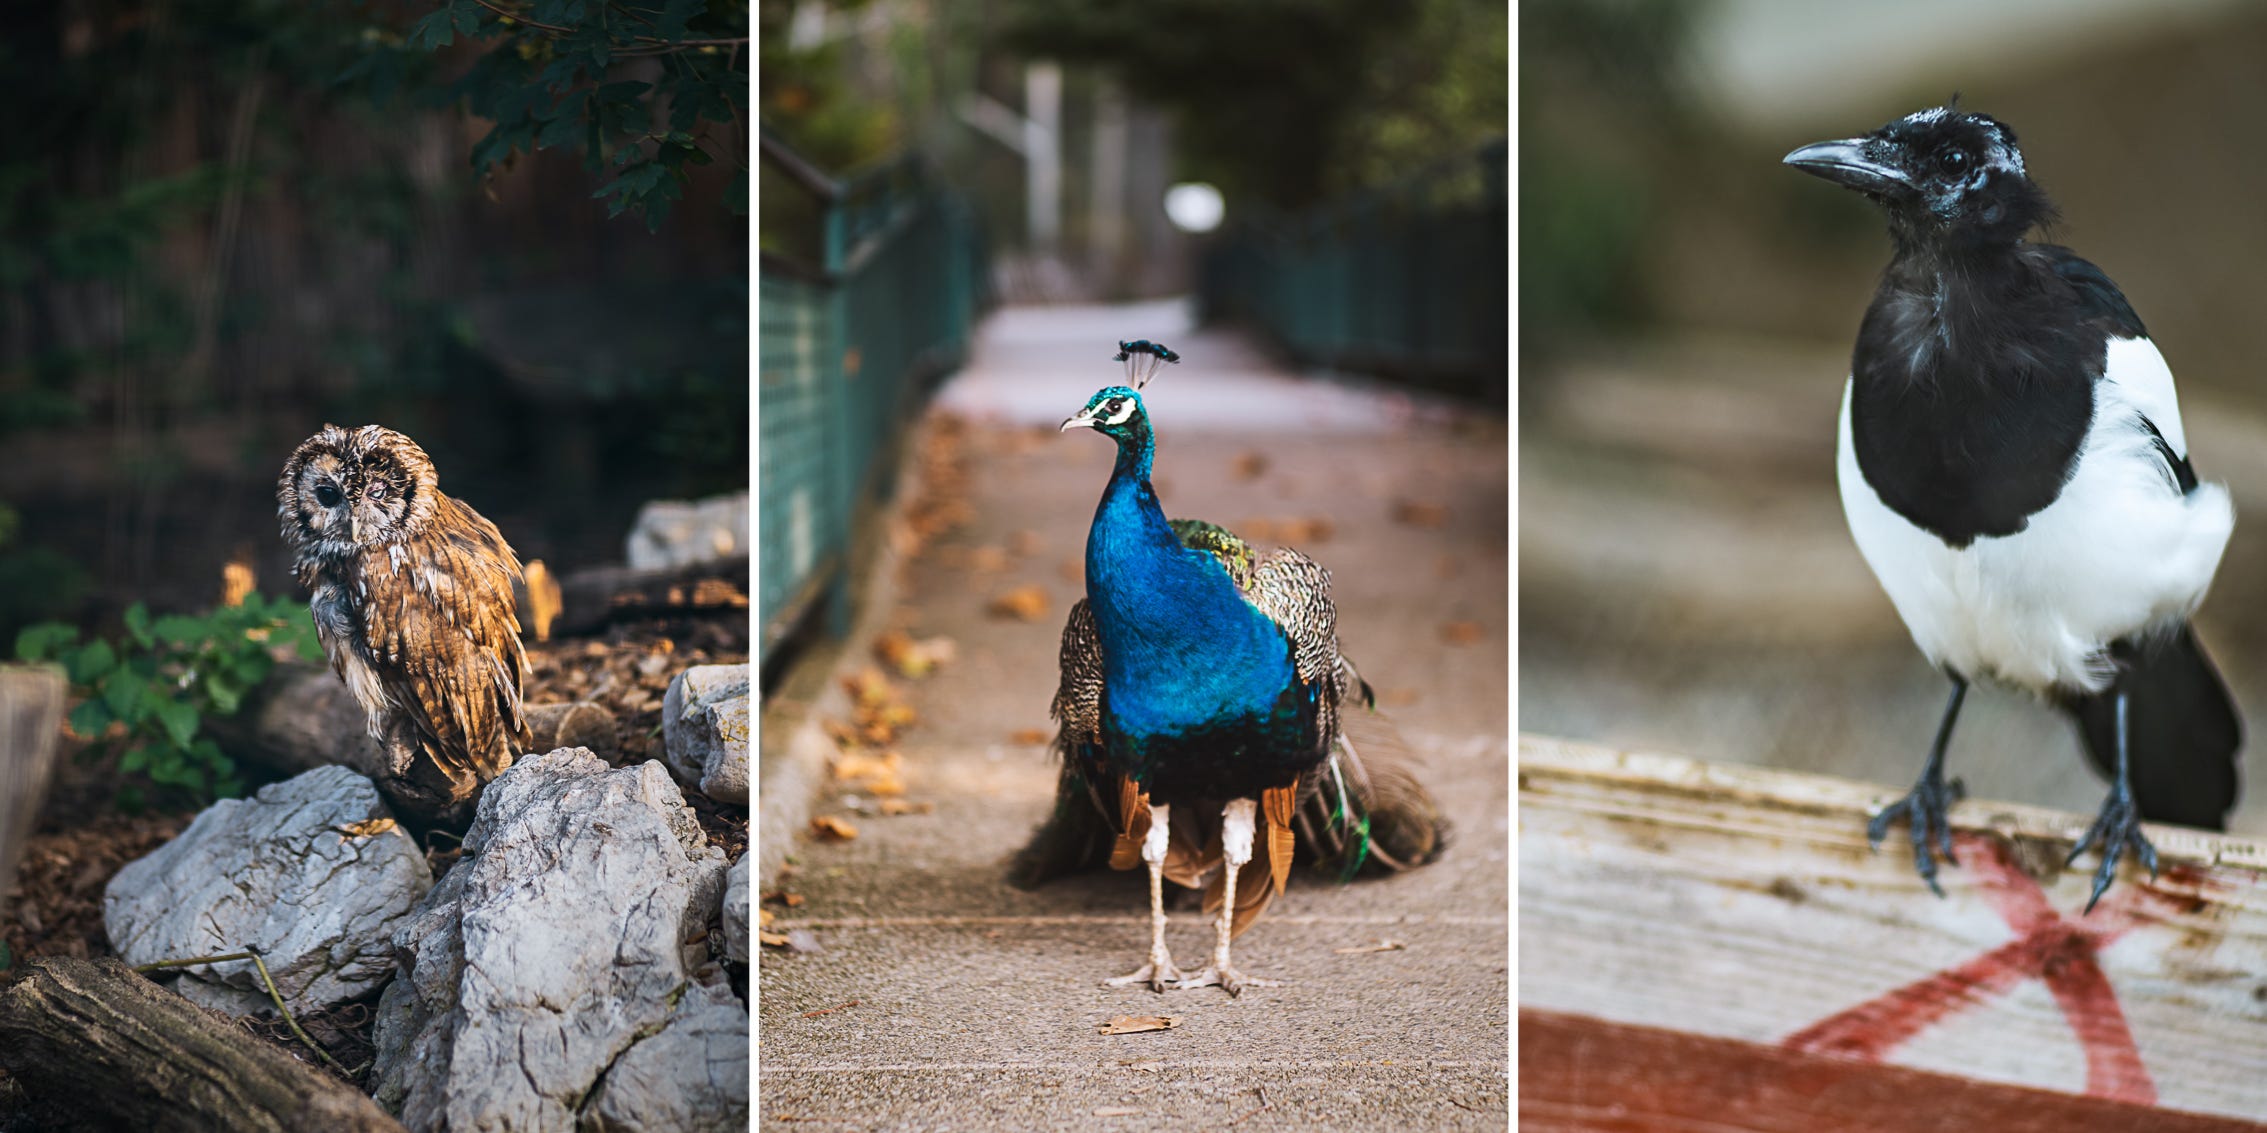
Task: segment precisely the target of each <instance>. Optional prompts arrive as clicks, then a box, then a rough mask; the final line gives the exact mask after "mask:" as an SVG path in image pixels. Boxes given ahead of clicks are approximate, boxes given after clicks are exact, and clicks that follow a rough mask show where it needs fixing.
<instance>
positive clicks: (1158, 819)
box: [1102, 803, 1181, 991]
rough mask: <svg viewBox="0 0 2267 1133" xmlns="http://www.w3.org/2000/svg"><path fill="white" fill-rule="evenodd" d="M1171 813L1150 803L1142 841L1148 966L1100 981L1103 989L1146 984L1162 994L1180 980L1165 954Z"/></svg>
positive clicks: (1159, 805)
mask: <svg viewBox="0 0 2267 1133" xmlns="http://www.w3.org/2000/svg"><path fill="white" fill-rule="evenodd" d="M1170 813H1171V808H1170V807H1167V806H1165V805H1164V804H1162V803H1151V804H1150V806H1149V834H1148V835H1147V836H1145V837H1144V838H1142V840H1141V860H1142V861H1144V862H1147V863H1148V864H1149V962H1148V963H1146V964H1143V965H1142V966H1141V967H1139V968H1137V969H1135V970H1134V971H1133V972H1131V973H1129V974H1127V975H1123V976H1118V977H1116V978H1115V979H1107V980H1103V981H1102V983H1103V986H1105V987H1125V986H1127V985H1129V984H1139V983H1145V984H1148V985H1149V989H1150V990H1151V991H1164V990H1165V987H1166V985H1168V984H1170V983H1172V982H1173V981H1174V980H1177V979H1180V978H1181V970H1180V969H1179V968H1176V967H1174V966H1173V954H1172V953H1170V952H1167V951H1166V950H1165V822H1166V819H1167V818H1168V817H1169V816H1170Z"/></svg>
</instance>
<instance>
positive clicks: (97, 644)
mask: <svg viewBox="0 0 2267 1133" xmlns="http://www.w3.org/2000/svg"><path fill="white" fill-rule="evenodd" d="M65 667H66V669H67V671H69V673H70V674H71V683H72V684H75V685H85V686H88V687H92V686H93V685H94V683H95V682H96V681H98V680H101V679H102V677H103V675H104V674H105V673H108V672H109V671H110V670H112V669H115V668H117V667H118V651H117V650H115V649H112V648H111V647H110V643H109V642H107V641H104V640H102V639H101V638H99V637H98V638H96V639H95V640H94V641H92V642H90V643H88V645H87V647H86V648H85V649H81V650H79V651H78V652H77V653H74V654H72V655H71V656H70V658H69V659H68V660H67V661H66V662H65Z"/></svg>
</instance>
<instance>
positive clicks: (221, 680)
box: [205, 675, 244, 716]
mask: <svg viewBox="0 0 2267 1133" xmlns="http://www.w3.org/2000/svg"><path fill="white" fill-rule="evenodd" d="M205 695H207V696H209V697H211V698H212V702H213V711H215V712H218V713H220V714H221V715H223V716H234V715H236V709H237V708H238V707H239V706H241V705H242V704H243V703H244V693H243V690H241V689H239V688H237V687H236V685H235V684H234V683H233V682H231V681H229V680H228V678H226V677H222V676H218V675H215V676H213V677H210V678H207V679H206V681H205Z"/></svg>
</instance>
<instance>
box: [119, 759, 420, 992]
mask: <svg viewBox="0 0 2267 1133" xmlns="http://www.w3.org/2000/svg"><path fill="white" fill-rule="evenodd" d="M390 817H391V815H389V814H388V813H387V811H386V804H385V802H384V801H383V800H381V799H380V798H379V796H378V789H377V788H376V787H375V786H373V785H372V784H371V782H370V780H369V779H368V778H366V777H364V776H362V775H361V774H359V773H357V772H355V771H352V770H350V769H348V768H345V767H336V766H334V767H321V768H317V769H315V770H313V771H309V772H307V773H305V774H303V775H300V776H298V777H296V778H292V779H287V780H285V781H283V782H281V783H274V784H271V785H269V786H267V787H264V788H261V790H260V792H259V793H258V794H257V795H255V796H253V797H252V798H249V799H230V800H225V801H222V802H218V803H215V804H213V805H212V806H210V807H208V808H206V809H205V812H204V813H203V814H200V815H198V816H197V818H196V821H194V822H191V823H190V824H189V828H188V829H187V830H184V831H182V832H181V836H180V837H178V838H175V839H174V840H172V841H171V842H167V843H166V844H165V845H163V846H160V847H159V848H158V849H157V851H156V852H155V853H152V854H150V855H149V856H148V857H145V858H142V859H141V860H139V861H135V862H132V863H129V864H128V865H127V866H126V868H124V869H121V870H119V871H118V873H117V876H115V877H113V878H111V879H110V885H109V886H108V888H106V889H104V890H103V896H102V920H103V928H104V930H105V931H106V932H107V933H108V934H109V936H110V943H111V946H112V947H113V948H115V949H117V951H118V955H119V956H121V957H122V958H124V959H125V961H126V962H127V963H129V964H150V963H155V962H157V961H160V960H186V959H189V958H190V957H194V956H213V955H218V954H221V953H227V952H242V951H246V950H248V949H253V948H257V949H259V950H260V951H261V952H262V953H263V956H264V959H265V961H266V963H267V966H268V972H269V974H270V975H272V976H273V977H274V978H275V982H276V988H277V990H278V991H280V992H281V993H282V994H283V998H284V1002H285V1003H286V1004H288V1005H289V1006H290V1007H291V1008H292V1010H294V1011H303V1010H315V1009H320V1008H323V1007H328V1006H330V1005H332V1004H336V1003H340V1002H344V1001H345V1000H348V999H352V998H354V997H355V996H358V995H362V994H364V993H366V992H369V991H371V990H373V989H375V988H376V987H378V985H380V984H382V983H384V982H385V981H386V980H388V979H390V978H392V976H393V974H394V946H393V935H394V930H395V929H396V928H397V927H398V926H399V925H400V924H401V922H403V921H404V920H405V919H407V918H408V916H409V914H410V910H411V909H412V907H414V906H415V905H416V904H417V902H418V899H419V898H421V897H423V896H425V894H426V891H427V890H429V889H431V888H432V887H433V874H432V871H431V870H429V869H428V868H426V865H425V855H424V854H423V853H422V852H421V851H419V849H418V847H417V844H416V842H414V841H413V840H411V838H410V837H409V834H408V833H407V832H406V831H404V830H402V828H401V827H399V826H393V827H389V828H388V829H385V830H383V831H381V832H378V833H375V834H369V835H365V836H360V837H357V836H354V835H350V834H347V833H345V832H344V831H343V830H342V829H341V828H342V827H346V826H350V825H353V824H355V823H361V822H366V821H368V820H370V819H380V818H390ZM182 971H183V976H182V978H181V980H180V981H179V982H178V983H177V984H176V985H175V986H176V988H177V989H178V990H179V991H180V992H181V994H183V995H184V996H187V997H188V998H189V999H191V1000H192V1001H195V1002H197V1003H201V1004H204V1005H205V1006H208V1007H215V1008H218V1009H220V1010H223V1011H227V1012H229V1013H231V1014H236V1015H242V1014H247V1013H249V1012H252V1011H256V1010H260V1009H262V1008H269V1007H271V1004H270V1002H269V1000H268V996H267V991H266V989H265V988H264V987H263V986H262V984H261V983H260V979H259V974H258V972H257V971H256V970H255V969H254V967H253V965H252V962H251V961H249V960H231V961H226V962H222V963H217V964H200V965H197V966H194V967H190V968H185V969H183V970H182Z"/></svg>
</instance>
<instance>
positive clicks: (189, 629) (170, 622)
mask: <svg viewBox="0 0 2267 1133" xmlns="http://www.w3.org/2000/svg"><path fill="white" fill-rule="evenodd" d="M150 631H151V632H152V633H155V634H156V635H157V636H158V637H159V638H161V639H163V640H165V641H168V642H171V643H173V644H175V645H189V644H192V643H195V642H199V641H203V640H204V639H205V635H206V634H207V633H209V632H211V626H210V625H209V624H208V623H207V622H206V620H205V619H203V618H190V617H183V616H182V615H180V614H167V615H166V616H164V617H162V618H159V619H158V620H157V624H155V625H153V626H151V627H150Z"/></svg>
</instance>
